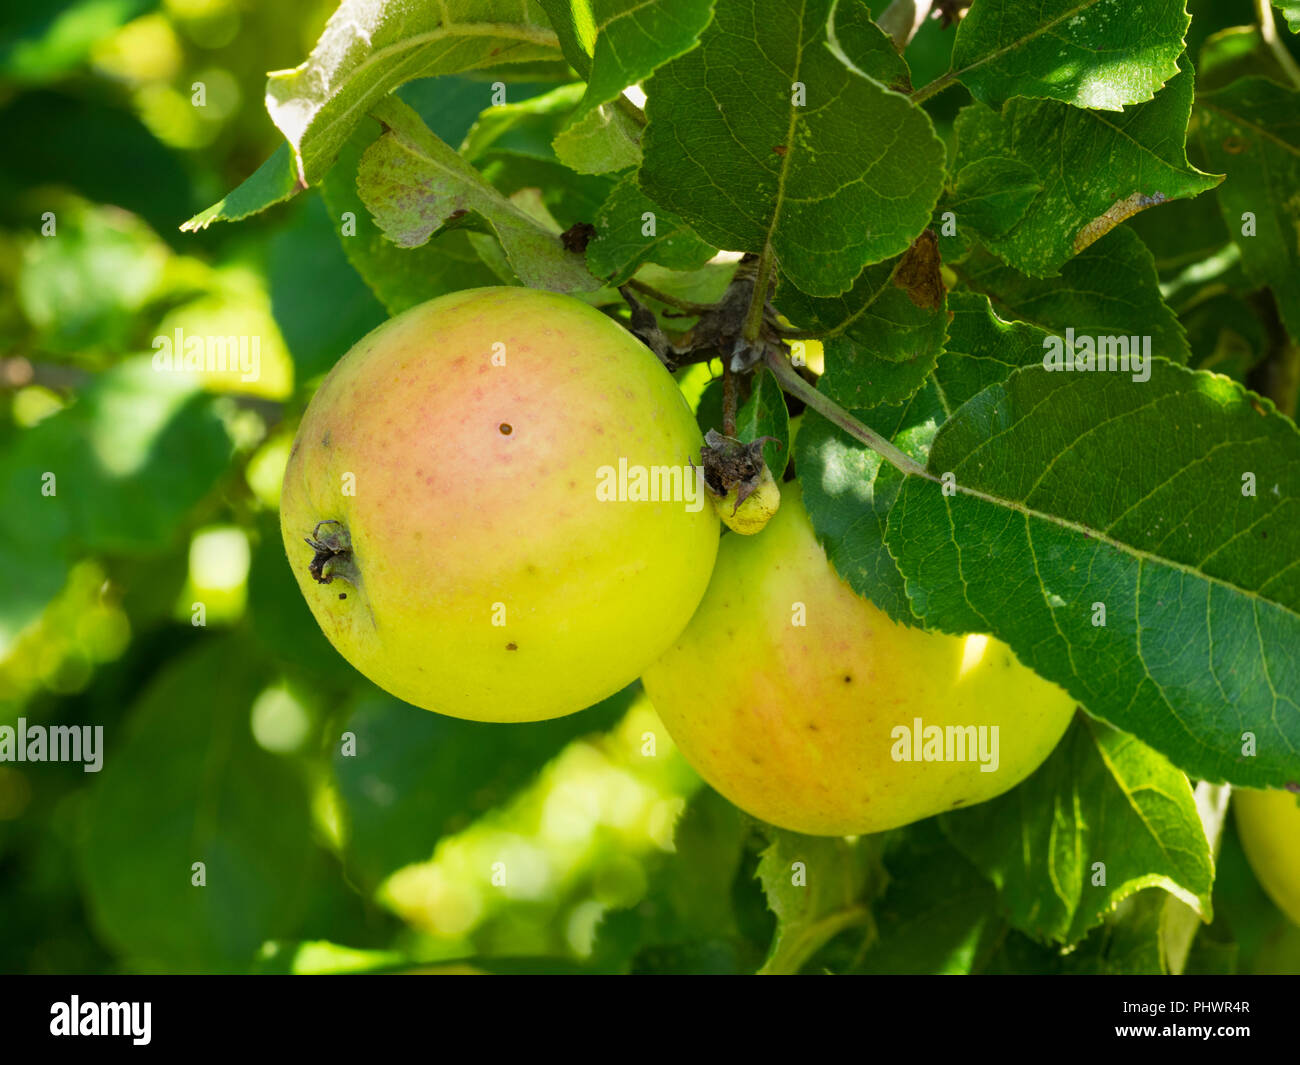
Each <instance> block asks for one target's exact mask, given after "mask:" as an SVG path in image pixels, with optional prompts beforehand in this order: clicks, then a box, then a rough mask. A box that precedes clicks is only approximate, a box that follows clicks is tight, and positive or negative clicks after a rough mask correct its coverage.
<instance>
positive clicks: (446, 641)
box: [280, 288, 719, 721]
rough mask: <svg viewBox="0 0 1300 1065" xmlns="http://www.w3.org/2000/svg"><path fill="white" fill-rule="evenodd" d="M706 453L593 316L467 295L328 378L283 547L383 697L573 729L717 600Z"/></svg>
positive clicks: (324, 622)
mask: <svg viewBox="0 0 1300 1065" xmlns="http://www.w3.org/2000/svg"><path fill="white" fill-rule="evenodd" d="M700 446H701V437H700V433H699V430H698V428H697V427H696V423H695V420H694V418H693V417H692V416H691V412H690V409H689V408H688V406H687V404H686V402H685V400H684V399H683V398H682V395H681V393H680V392H679V391H678V389H677V386H676V384H675V382H674V381H673V379H672V377H671V375H670V374H669V373H668V371H667V370H666V369H665V368H664V367H663V366H662V364H660V362H659V361H658V359H656V358H655V356H654V355H653V354H652V353H651V352H650V350H649V349H648V348H646V347H645V346H644V345H643V344H641V343H640V342H639V341H637V340H636V339H634V338H633V337H632V336H631V335H630V334H628V333H627V332H626V331H624V330H623V329H622V328H620V327H619V326H618V325H617V324H616V323H615V322H614V321H613V320H611V319H610V318H607V317H606V316H604V315H602V314H601V313H600V312H599V311H596V310H594V309H592V308H591V307H588V306H587V305H585V304H583V303H579V302H578V301H577V300H574V299H571V298H569V297H566V296H559V295H554V294H552V293H548V292H538V291H533V290H529V289H524V288H484V289H472V290H466V291H462V292H457V293H453V294H451V295H448V296H443V297H440V298H438V299H435V300H432V301H430V302H428V303H425V304H422V305H420V306H418V307H413V308H411V309H410V310H408V311H406V312H404V313H403V314H400V315H398V316H397V317H396V318H394V319H392V320H391V321H389V322H387V323H385V324H384V325H382V326H380V327H379V328H378V329H376V330H375V331H374V332H372V333H371V334H370V335H368V336H367V337H365V338H364V339H362V340H361V341H360V342H359V343H358V344H357V345H356V346H355V347H354V348H353V349H352V350H351V351H350V352H348V353H347V355H345V356H344V357H343V358H342V359H341V360H340V361H339V363H338V365H336V366H335V367H334V368H333V370H332V371H331V372H330V373H329V375H328V376H327V377H326V379H325V381H324V383H323V384H322V385H321V386H320V389H319V391H317V393H316V395H315V396H314V398H313V399H312V401H311V404H310V406H309V407H308V409H307V412H306V414H305V415H304V417H303V420H302V424H301V427H300V428H299V430H298V435H297V438H296V439H295V440H294V444H293V449H292V452H291V454H290V457H289V462H288V466H287V468H286V470H285V477H284V490H283V493H282V498H281V507H280V519H281V530H282V532H283V535H284V544H285V549H286V550H287V552H288V555H289V561H290V564H291V566H292V568H293V572H294V574H295V576H296V577H297V579H298V584H299V587H300V588H301V589H302V593H303V595H304V596H306V598H307V602H308V604H310V606H311V610H312V613H313V614H314V615H315V616H316V620H317V621H318V622H319V623H320V626H321V628H322V629H323V630H324V632H325V635H326V636H328V637H329V639H330V642H331V643H333V644H334V646H335V647H336V648H337V649H338V651H339V652H340V653H341V654H342V655H343V657H344V658H346V659H347V660H348V661H349V662H351V663H352V664H353V665H354V666H355V667H356V668H357V669H359V670H360V671H361V672H362V673H364V674H365V675H366V676H367V677H369V678H370V679H371V680H373V681H374V682H375V683H376V684H378V685H380V686H381V687H383V688H385V689H387V690H388V691H390V692H392V693H393V694H394V695H396V696H398V697H399V698H401V699H404V700H406V701H407V702H410V703H414V704H416V705H417V706H422V707H426V708H428V709H430V710H436V711H438V712H439V713H444V714H450V715H452V716H455V717H464V718H471V719H474V720H479V721H534V720H540V719H542V718H549V717H557V716H560V715H562V714H568V713H572V712H573V711H575V710H581V709H582V708H583V707H586V706H589V705H591V704H592V703H594V702H597V701H599V700H600V699H602V698H604V697H606V696H608V695H610V694H612V693H613V692H616V691H618V690H619V689H620V688H622V687H624V686H625V685H626V684H628V683H630V682H631V681H632V680H634V679H635V678H636V677H637V675H638V674H639V673H640V672H641V671H642V669H643V668H644V667H645V666H646V665H648V664H649V663H650V662H652V661H653V660H654V659H655V658H656V657H657V656H658V655H659V654H660V653H661V652H662V651H663V650H664V649H665V648H666V647H667V646H668V644H669V643H671V642H672V640H673V639H674V638H675V637H676V636H677V634H678V633H679V632H680V631H681V629H682V628H683V627H684V626H685V625H686V623H687V621H689V619H690V616H691V613H692V612H693V611H694V609H695V607H696V605H697V604H698V603H699V601H700V597H701V596H702V595H703V594H704V589H705V588H706V587H707V585H708V581H709V574H710V573H711V572H712V569H713V562H714V558H715V556H716V553H717V544H718V532H719V527H718V521H717V518H716V516H715V515H714V513H713V508H712V507H711V506H709V505H708V501H707V500H706V499H705V498H704V495H703V488H702V483H701V482H702V478H701V477H699V476H698V475H697V474H698V469H697V468H696V467H694V466H693V465H692V462H693V460H694V459H695V458H696V457H697V456H698V454H699V450H700ZM304 541H307V542H306V543H305V542H304Z"/></svg>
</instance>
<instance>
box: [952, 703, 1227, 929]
mask: <svg viewBox="0 0 1300 1065" xmlns="http://www.w3.org/2000/svg"><path fill="white" fill-rule="evenodd" d="M942 824H943V830H944V832H945V834H946V835H947V836H948V838H949V839H950V840H952V842H953V844H954V845H955V846H956V847H957V849H958V850H960V851H961V852H962V853H963V854H964V855H965V856H966V857H967V858H969V859H970V860H971V861H972V862H974V863H975V865H976V866H977V867H978V868H979V869H980V870H981V871H982V872H983V873H984V875H985V876H987V877H989V879H990V880H992V881H993V883H994V884H995V885H996V886H997V889H998V892H999V895H1000V898H1001V903H1002V906H1003V908H1004V909H1005V910H1006V911H1007V912H1008V913H1009V914H1010V917H1011V923H1012V924H1013V925H1014V926H1015V927H1016V928H1018V929H1019V930H1020V931H1022V932H1024V933H1026V934H1028V935H1031V936H1033V937H1034V938H1035V939H1039V940H1052V941H1055V942H1058V943H1061V944H1063V945H1066V946H1072V945H1073V944H1075V943H1077V942H1078V941H1079V940H1080V939H1082V938H1083V936H1084V935H1085V934H1087V933H1088V932H1089V931H1090V930H1091V929H1092V928H1094V927H1096V926H1097V925H1099V924H1100V923H1101V921H1102V918H1103V917H1104V916H1105V914H1106V913H1108V912H1109V911H1110V910H1111V909H1113V908H1114V907H1115V905H1116V904H1117V903H1118V902H1119V901H1120V900H1121V899H1124V898H1127V897H1128V896H1129V895H1132V894H1134V893H1135V892H1137V891H1140V890H1142V889H1143V888H1147V887H1160V888H1163V889H1164V890H1165V891H1167V892H1169V893H1170V894H1172V895H1173V896H1174V897H1176V898H1179V899H1181V900H1182V901H1183V902H1185V903H1186V904H1187V905H1189V906H1191V907H1192V908H1193V909H1194V911H1195V912H1196V914H1197V915H1198V916H1199V917H1200V918H1201V919H1202V920H1205V921H1208V920H1209V919H1210V917H1211V905H1210V889H1211V886H1212V885H1213V883H1214V860H1213V858H1212V857H1211V855H1210V846H1209V841H1208V839H1207V838H1206V835H1205V829H1204V828H1203V827H1202V826H1201V818H1200V815H1199V814H1198V812H1197V809H1196V802H1195V800H1194V799H1193V797H1192V788H1191V785H1190V784H1189V783H1188V780H1187V777H1186V775H1185V774H1184V773H1182V772H1181V771H1180V770H1177V769H1175V768H1174V767H1173V766H1172V765H1170V764H1169V762H1168V760H1167V759H1165V758H1163V757H1162V756H1161V755H1159V754H1157V753H1156V752H1155V751H1153V750H1151V748H1149V747H1147V746H1145V745H1144V744H1142V743H1140V742H1139V741H1137V740H1135V739H1134V738H1133V737H1132V736H1129V735H1128V734H1127V733H1123V732H1117V731H1116V730H1114V729H1112V728H1109V727H1108V726H1106V725H1104V724H1102V723H1101V722H1096V721H1090V720H1088V719H1087V718H1085V717H1082V716H1080V717H1077V718H1076V719H1075V722H1074V724H1073V725H1072V726H1071V727H1070V730H1069V732H1067V733H1066V735H1065V737H1064V738H1063V739H1062V740H1061V742H1060V743H1059V744H1057V746H1056V749H1055V750H1054V751H1053V752H1052V754H1051V755H1050V756H1049V757H1048V759H1047V761H1046V762H1044V763H1043V764H1042V765H1041V766H1040V767H1039V768H1038V770H1037V771H1036V772H1035V773H1034V774H1033V775H1032V776H1031V777H1030V778H1029V779H1028V780H1026V781H1024V783H1022V784H1020V785H1019V786H1018V787H1016V788H1013V789H1012V790H1011V791H1009V792H1007V793H1006V794H1005V795H1002V796H999V797H998V798H996V799H993V800H991V801H990V802H986V803H981V804H979V805H978V806H972V807H970V808H969V809H967V810H960V811H957V812H954V813H950V814H945V815H943V818H942ZM1103 876H1104V881H1103V882H1102V883H1100V884H1099V883H1098V882H1097V881H1098V880H1099V879H1100V878H1102V877H1103Z"/></svg>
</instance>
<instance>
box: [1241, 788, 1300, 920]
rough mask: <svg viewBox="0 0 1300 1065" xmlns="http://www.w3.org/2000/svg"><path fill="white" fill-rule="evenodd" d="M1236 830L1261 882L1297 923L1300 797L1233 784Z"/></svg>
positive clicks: (1299, 884) (1298, 918) (1279, 907)
mask: <svg viewBox="0 0 1300 1065" xmlns="http://www.w3.org/2000/svg"><path fill="white" fill-rule="evenodd" d="M1232 808H1233V810H1234V811H1235V814H1236V818H1237V834H1238V835H1239V836H1240V837H1241V846H1242V849H1243V850H1245V852H1246V858H1247V860H1248V861H1249V862H1250V867H1251V869H1253V870H1254V871H1255V876H1256V878H1257V879H1258V880H1259V883H1260V886H1261V887H1262V888H1263V889H1264V891H1265V892H1266V893H1267V894H1268V897H1269V898H1271V899H1272V900H1273V901H1274V902H1275V903H1277V907H1278V909H1280V910H1281V911H1282V912H1283V913H1284V914H1286V915H1287V917H1289V918H1290V919H1291V920H1292V921H1293V922H1295V923H1296V924H1297V925H1300V797H1297V796H1295V795H1293V794H1291V793H1290V792H1289V791H1254V790H1252V789H1250V788H1234V789H1233V792H1232Z"/></svg>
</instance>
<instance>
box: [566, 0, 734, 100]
mask: <svg viewBox="0 0 1300 1065" xmlns="http://www.w3.org/2000/svg"><path fill="white" fill-rule="evenodd" d="M713 4H714V0H676V2H674V3H671V4H647V3H644V2H643V0H541V5H542V7H543V8H545V9H546V13H547V15H548V16H549V17H550V20H551V25H553V26H554V27H555V28H556V33H557V35H558V36H559V40H560V43H561V46H562V47H563V49H564V54H565V58H566V59H568V60H569V62H570V63H571V64H572V66H573V68H574V69H575V70H577V71H578V73H579V74H580V75H581V76H582V77H583V78H584V79H585V80H586V82H587V91H586V93H585V94H584V96H583V99H582V102H581V103H580V104H579V105H578V108H577V110H576V111H575V112H574V118H575V119H580V118H582V117H583V116H584V115H586V114H587V113H589V112H590V111H592V110H594V109H595V108H596V107H598V106H599V105H600V104H603V103H608V102H609V101H610V100H613V99H615V98H616V97H618V96H619V95H620V94H621V93H622V92H623V90H624V89H625V88H627V87H628V86H629V85H635V84H637V83H638V82H639V81H641V80H643V79H644V78H646V77H647V76H649V75H650V73H651V72H653V71H654V70H655V69H656V68H658V67H660V66H662V65H663V64H664V63H666V62H668V61H669V60H670V59H675V58H676V57H677V56H680V55H682V54H683V53H684V52H687V51H689V50H690V49H692V48H694V47H695V45H696V43H697V42H698V41H699V37H700V31H701V30H703V29H704V27H705V26H707V25H708V24H709V22H710V20H711V19H712V17H713Z"/></svg>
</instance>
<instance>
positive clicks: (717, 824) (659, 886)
mask: <svg viewBox="0 0 1300 1065" xmlns="http://www.w3.org/2000/svg"><path fill="white" fill-rule="evenodd" d="M752 831H753V821H752V820H751V819H750V818H749V817H748V816H747V815H745V814H743V813H741V812H740V811H739V810H737V809H736V807H734V806H732V805H731V803H729V802H727V800H726V799H724V798H723V797H722V796H721V795H719V794H718V793H717V792H716V791H714V790H713V789H712V788H709V787H702V788H700V790H699V791H697V792H696V793H695V795H694V796H693V797H692V798H691V800H690V802H689V803H688V805H687V807H686V810H685V812H684V813H683V814H682V815H681V817H680V818H678V821H677V825H676V827H675V829H674V834H673V853H672V854H671V855H667V856H665V857H664V858H663V860H662V861H661V862H660V864H659V865H658V866H657V867H656V868H655V869H654V870H653V871H652V872H651V875H650V883H649V886H648V888H647V891H646V897H645V899H644V900H643V901H642V902H640V903H639V904H638V905H637V906H635V907H633V908H632V909H628V910H616V911H614V912H612V913H609V914H606V916H605V918H604V920H603V921H602V922H601V925H600V929H599V931H598V933H597V939H596V943H595V946H594V948H593V951H592V961H593V963H594V964H595V965H596V966H597V967H598V968H599V969H601V970H603V971H607V972H635V973H652V972H674V973H682V972H698V973H715V974H716V973H722V972H726V973H743V972H753V971H754V969H755V968H757V967H758V965H759V963H760V962H761V960H762V955H761V952H760V950H759V949H758V948H757V947H756V946H755V945H754V944H752V943H750V942H749V941H748V939H747V938H746V936H745V935H744V932H743V930H742V928H741V922H740V920H739V918H738V915H737V911H736V894H737V881H738V880H739V879H740V878H741V877H742V876H743V875H744V870H745V866H746V861H747V857H748V856H747V843H748V841H749V838H750V835H751V833H752ZM742 887H745V888H751V889H752V891H753V894H754V895H757V894H758V892H757V885H754V884H752V881H751V883H750V884H747V885H742Z"/></svg>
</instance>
